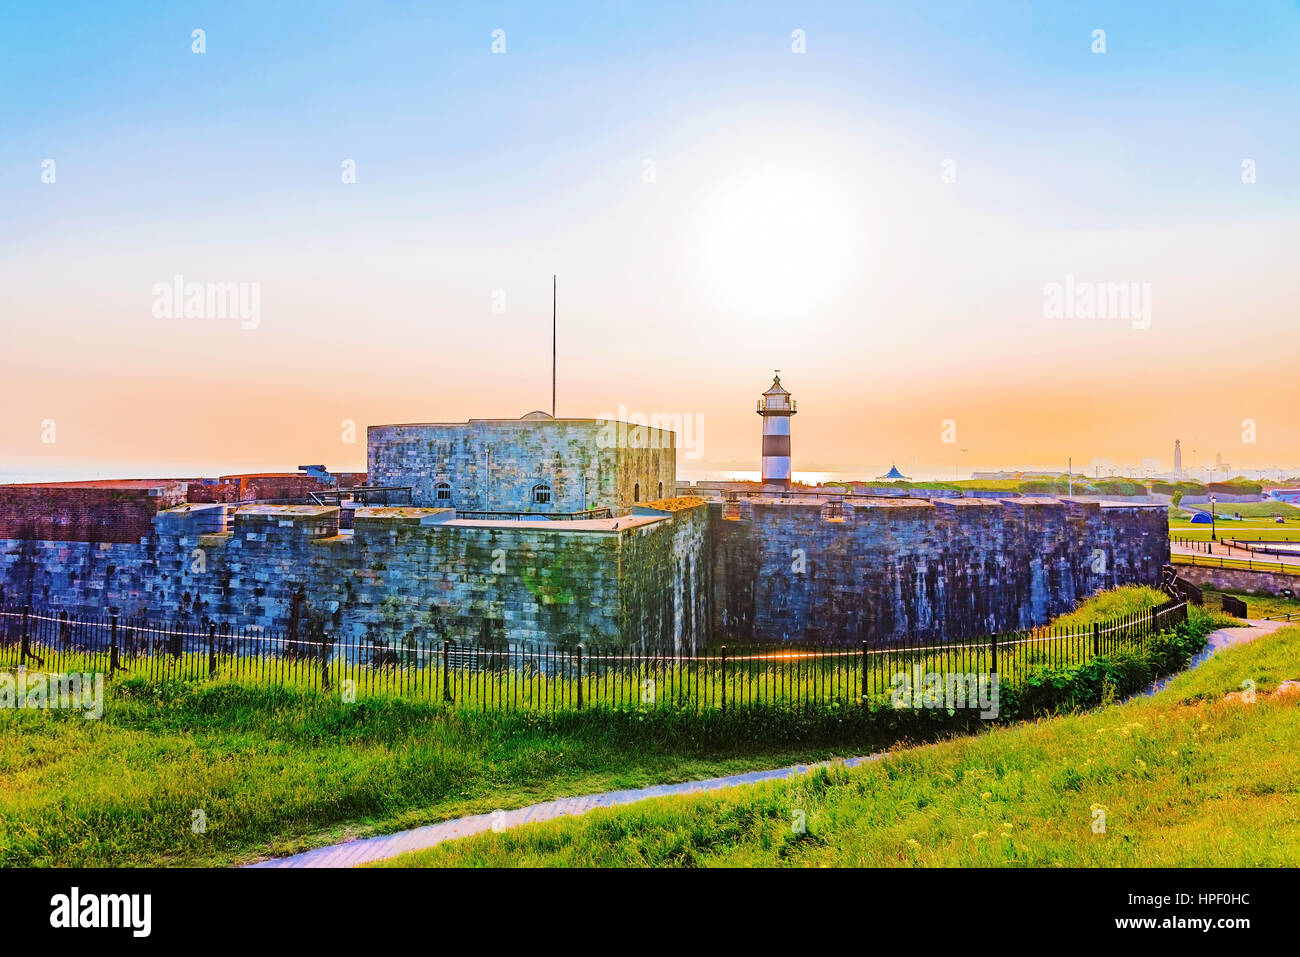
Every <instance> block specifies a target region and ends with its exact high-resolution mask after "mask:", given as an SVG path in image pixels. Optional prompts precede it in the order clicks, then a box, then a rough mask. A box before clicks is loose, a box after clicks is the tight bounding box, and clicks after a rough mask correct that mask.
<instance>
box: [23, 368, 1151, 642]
mask: <svg viewBox="0 0 1300 957" xmlns="http://www.w3.org/2000/svg"><path fill="white" fill-rule="evenodd" d="M786 395H788V393H787V394H786ZM769 401H770V400H769ZM782 401H785V400H782ZM765 421H766V419H765ZM786 422H787V423H788V419H786ZM766 434H768V435H771V434H777V433H772V432H770V431H768V432H766ZM783 434H785V435H787V436H788V426H787V429H786V431H785V432H784V433H783ZM367 442H368V447H367V464H368V472H367V475H366V476H365V477H364V479H361V484H355V483H356V482H357V479H358V478H359V477H356V476H349V477H348V480H349V481H351V482H352V483H353V484H352V485H351V488H350V489H349V488H348V487H345V486H346V485H347V482H345V481H342V480H340V481H337V482H331V481H329V480H327V479H323V478H321V477H320V476H317V477H312V476H310V475H308V476H302V475H285V476H278V477H275V476H255V477H250V476H237V477H236V476H230V477H226V478H223V479H221V480H219V481H216V482H214V481H212V480H199V479H166V480H163V479H160V480H131V481H121V482H87V483H62V484H58V483H55V484H44V485H25V486H5V487H3V489H2V490H0V587H3V589H4V600H5V601H6V602H8V603H11V604H13V603H20V604H21V603H28V604H32V605H34V606H43V607H55V608H64V609H66V610H68V611H69V612H71V613H96V614H102V613H107V612H108V611H109V610H110V609H116V610H117V611H118V612H119V613H120V614H123V615H136V614H146V615H148V616H150V617H153V618H156V619H158V620H160V621H180V622H193V623H194V624H195V625H196V626H197V625H200V624H201V623H202V622H203V621H204V620H214V621H217V622H221V623H230V624H232V625H236V626H244V625H255V626H257V625H260V626H264V627H266V628H268V629H275V630H279V629H282V628H283V627H284V626H285V624H286V622H287V620H288V617H289V608H290V604H291V601H292V595H293V594H294V593H295V592H296V591H298V590H299V589H300V588H301V589H302V594H303V595H304V596H305V601H306V602H307V604H308V606H309V607H310V608H311V609H312V610H313V612H314V613H316V614H318V615H323V616H324V617H325V619H326V621H327V623H328V624H327V627H329V628H330V629H331V630H332V631H333V633H334V634H336V635H338V636H340V637H343V636H347V637H348V638H350V639H353V640H356V641H358V642H361V641H363V640H364V639H367V638H369V639H378V640H380V641H382V642H383V643H384V644H386V645H388V646H390V647H396V646H403V645H410V644H411V643H414V642H431V641H437V642H441V641H442V640H444V639H452V640H484V641H511V642H524V643H528V642H536V643H553V642H560V643H564V642H573V641H582V642H583V643H584V644H585V645H587V646H588V647H611V648H613V647H632V646H640V647H657V648H671V649H691V648H696V647H701V646H703V645H706V644H710V643H712V644H718V643H723V642H732V643H742V642H750V641H755V642H774V641H783V642H811V641H818V642H846V641H853V642H857V641H861V640H870V641H878V642H882V643H887V642H889V641H891V640H899V639H902V638H904V637H906V638H908V639H937V638H943V637H948V638H955V637H959V636H965V635H973V634H983V633H988V632H992V631H1003V630H1010V629H1015V628H1024V627H1029V626H1032V625H1036V624H1040V623H1042V622H1044V621H1045V620H1047V619H1049V618H1050V617H1052V616H1053V615H1056V614H1058V613H1060V612H1062V611H1065V610H1067V609H1068V608H1070V607H1071V606H1072V605H1073V604H1074V603H1075V602H1076V601H1077V600H1079V599H1081V598H1083V597H1086V596H1087V595H1090V594H1092V593H1093V592H1095V591H1097V590H1098V589H1100V588H1105V587H1110V586H1114V585H1117V584H1125V583H1131V582H1143V583H1150V584H1154V583H1155V582H1157V581H1158V580H1159V576H1160V569H1161V566H1162V565H1163V564H1164V563H1165V562H1166V561H1168V557H1169V544H1168V530H1167V523H1166V518H1165V511H1164V509H1162V508H1152V507H1150V506H1135V505H1110V504H1108V503H1102V504H1097V503H1095V502H1081V501H1075V500H1068V499H1067V500H1058V499H1052V498H1032V497H1026V498H1010V499H989V498H943V499H939V498H936V499H915V498H913V499H900V498H882V497H874V496H870V495H855V494H852V492H849V491H846V490H844V489H839V488H836V489H814V490H811V491H801V490H799V488H798V487H797V486H790V485H789V482H788V479H789V474H788V469H787V470H786V472H785V474H784V475H782V476H779V478H780V479H781V481H780V482H779V484H775V485H764V484H749V485H742V484H732V485H728V484H727V483H712V484H711V485H710V486H709V487H707V488H705V487H703V486H701V487H691V486H682V487H680V488H679V487H678V486H677V483H676V470H675V466H676V455H675V449H674V448H673V434H672V433H671V432H664V431H660V430H657V429H650V428H647V427H645V426H639V425H635V424H631V425H629V424H619V423H610V422H608V421H605V420H595V419H564V418H551V417H550V416H548V415H545V414H543V413H531V414H530V415H528V416H525V417H524V418H522V419H490V420H471V421H470V422H467V423H450V424H416V425H386V426H374V427H371V428H370V430H369V432H368V438H367ZM783 447H784V448H788V438H787V439H786V444H785V445H784V446H783ZM770 451H772V449H771V448H770V447H769V445H768V444H765V453H766V452H770ZM250 489H251V490H252V491H249V490H250ZM259 490H260V492H261V493H264V492H266V491H268V490H274V493H275V494H260V493H259ZM945 494H947V493H945ZM250 497H251V498H252V500H251V501H249V500H248V499H249V498H250ZM380 500H382V501H384V502H386V503H387V504H376V502H377V501H380ZM394 500H396V502H397V503H394Z"/></svg>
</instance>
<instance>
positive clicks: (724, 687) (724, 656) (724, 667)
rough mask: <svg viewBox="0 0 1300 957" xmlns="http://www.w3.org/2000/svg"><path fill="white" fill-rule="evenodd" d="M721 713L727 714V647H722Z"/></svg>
mask: <svg viewBox="0 0 1300 957" xmlns="http://www.w3.org/2000/svg"><path fill="white" fill-rule="evenodd" d="M722 713H723V714H726V713H727V646H726V645H723V646H722Z"/></svg>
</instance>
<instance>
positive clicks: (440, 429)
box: [367, 418, 677, 514]
mask: <svg viewBox="0 0 1300 957" xmlns="http://www.w3.org/2000/svg"><path fill="white" fill-rule="evenodd" d="M620 425H621V428H620ZM673 442H674V437H673V434H672V433H671V432H665V431H662V430H660V429H650V428H644V427H628V426H627V425H626V423H608V422H606V421H603V420H597V419H551V418H541V419H472V420H470V421H469V422H464V423H445V424H443V423H431V424H415V425H372V426H371V427H370V429H369V432H368V435H367V454H368V475H369V477H370V478H369V480H370V482H371V484H373V485H380V486H411V487H412V488H413V492H412V496H411V501H412V503H413V504H415V505H447V506H450V507H452V508H457V509H459V510H461V511H511V512H581V511H585V510H587V509H591V508H601V507H608V508H611V509H613V510H614V511H615V513H616V514H623V513H625V512H627V511H628V510H629V509H630V508H631V507H632V506H633V505H635V504H637V502H638V501H642V502H643V501H647V500H649V499H653V498H662V497H663V496H664V495H672V494H673V489H674V485H675V476H676V467H677V466H676V450H675V449H674V447H673ZM439 483H446V484H447V485H449V486H450V489H449V493H450V496H451V497H450V499H449V500H443V501H440V500H439V499H438V497H437V495H438V485H439ZM542 484H545V485H549V486H550V488H551V501H550V503H549V504H545V505H539V504H537V503H535V502H534V501H533V494H532V493H533V489H534V487H536V486H538V485H542Z"/></svg>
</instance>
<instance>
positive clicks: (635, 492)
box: [632, 482, 641, 502]
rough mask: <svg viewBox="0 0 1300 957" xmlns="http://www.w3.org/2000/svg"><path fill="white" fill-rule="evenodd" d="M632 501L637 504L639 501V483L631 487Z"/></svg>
mask: <svg viewBox="0 0 1300 957" xmlns="http://www.w3.org/2000/svg"><path fill="white" fill-rule="evenodd" d="M632 501H634V502H639V501H641V483H640V482H637V483H636V484H635V485H633V486H632Z"/></svg>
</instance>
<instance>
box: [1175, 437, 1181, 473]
mask: <svg viewBox="0 0 1300 957" xmlns="http://www.w3.org/2000/svg"><path fill="white" fill-rule="evenodd" d="M1174 477H1175V478H1182V477H1183V443H1182V440H1181V439H1174Z"/></svg>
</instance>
